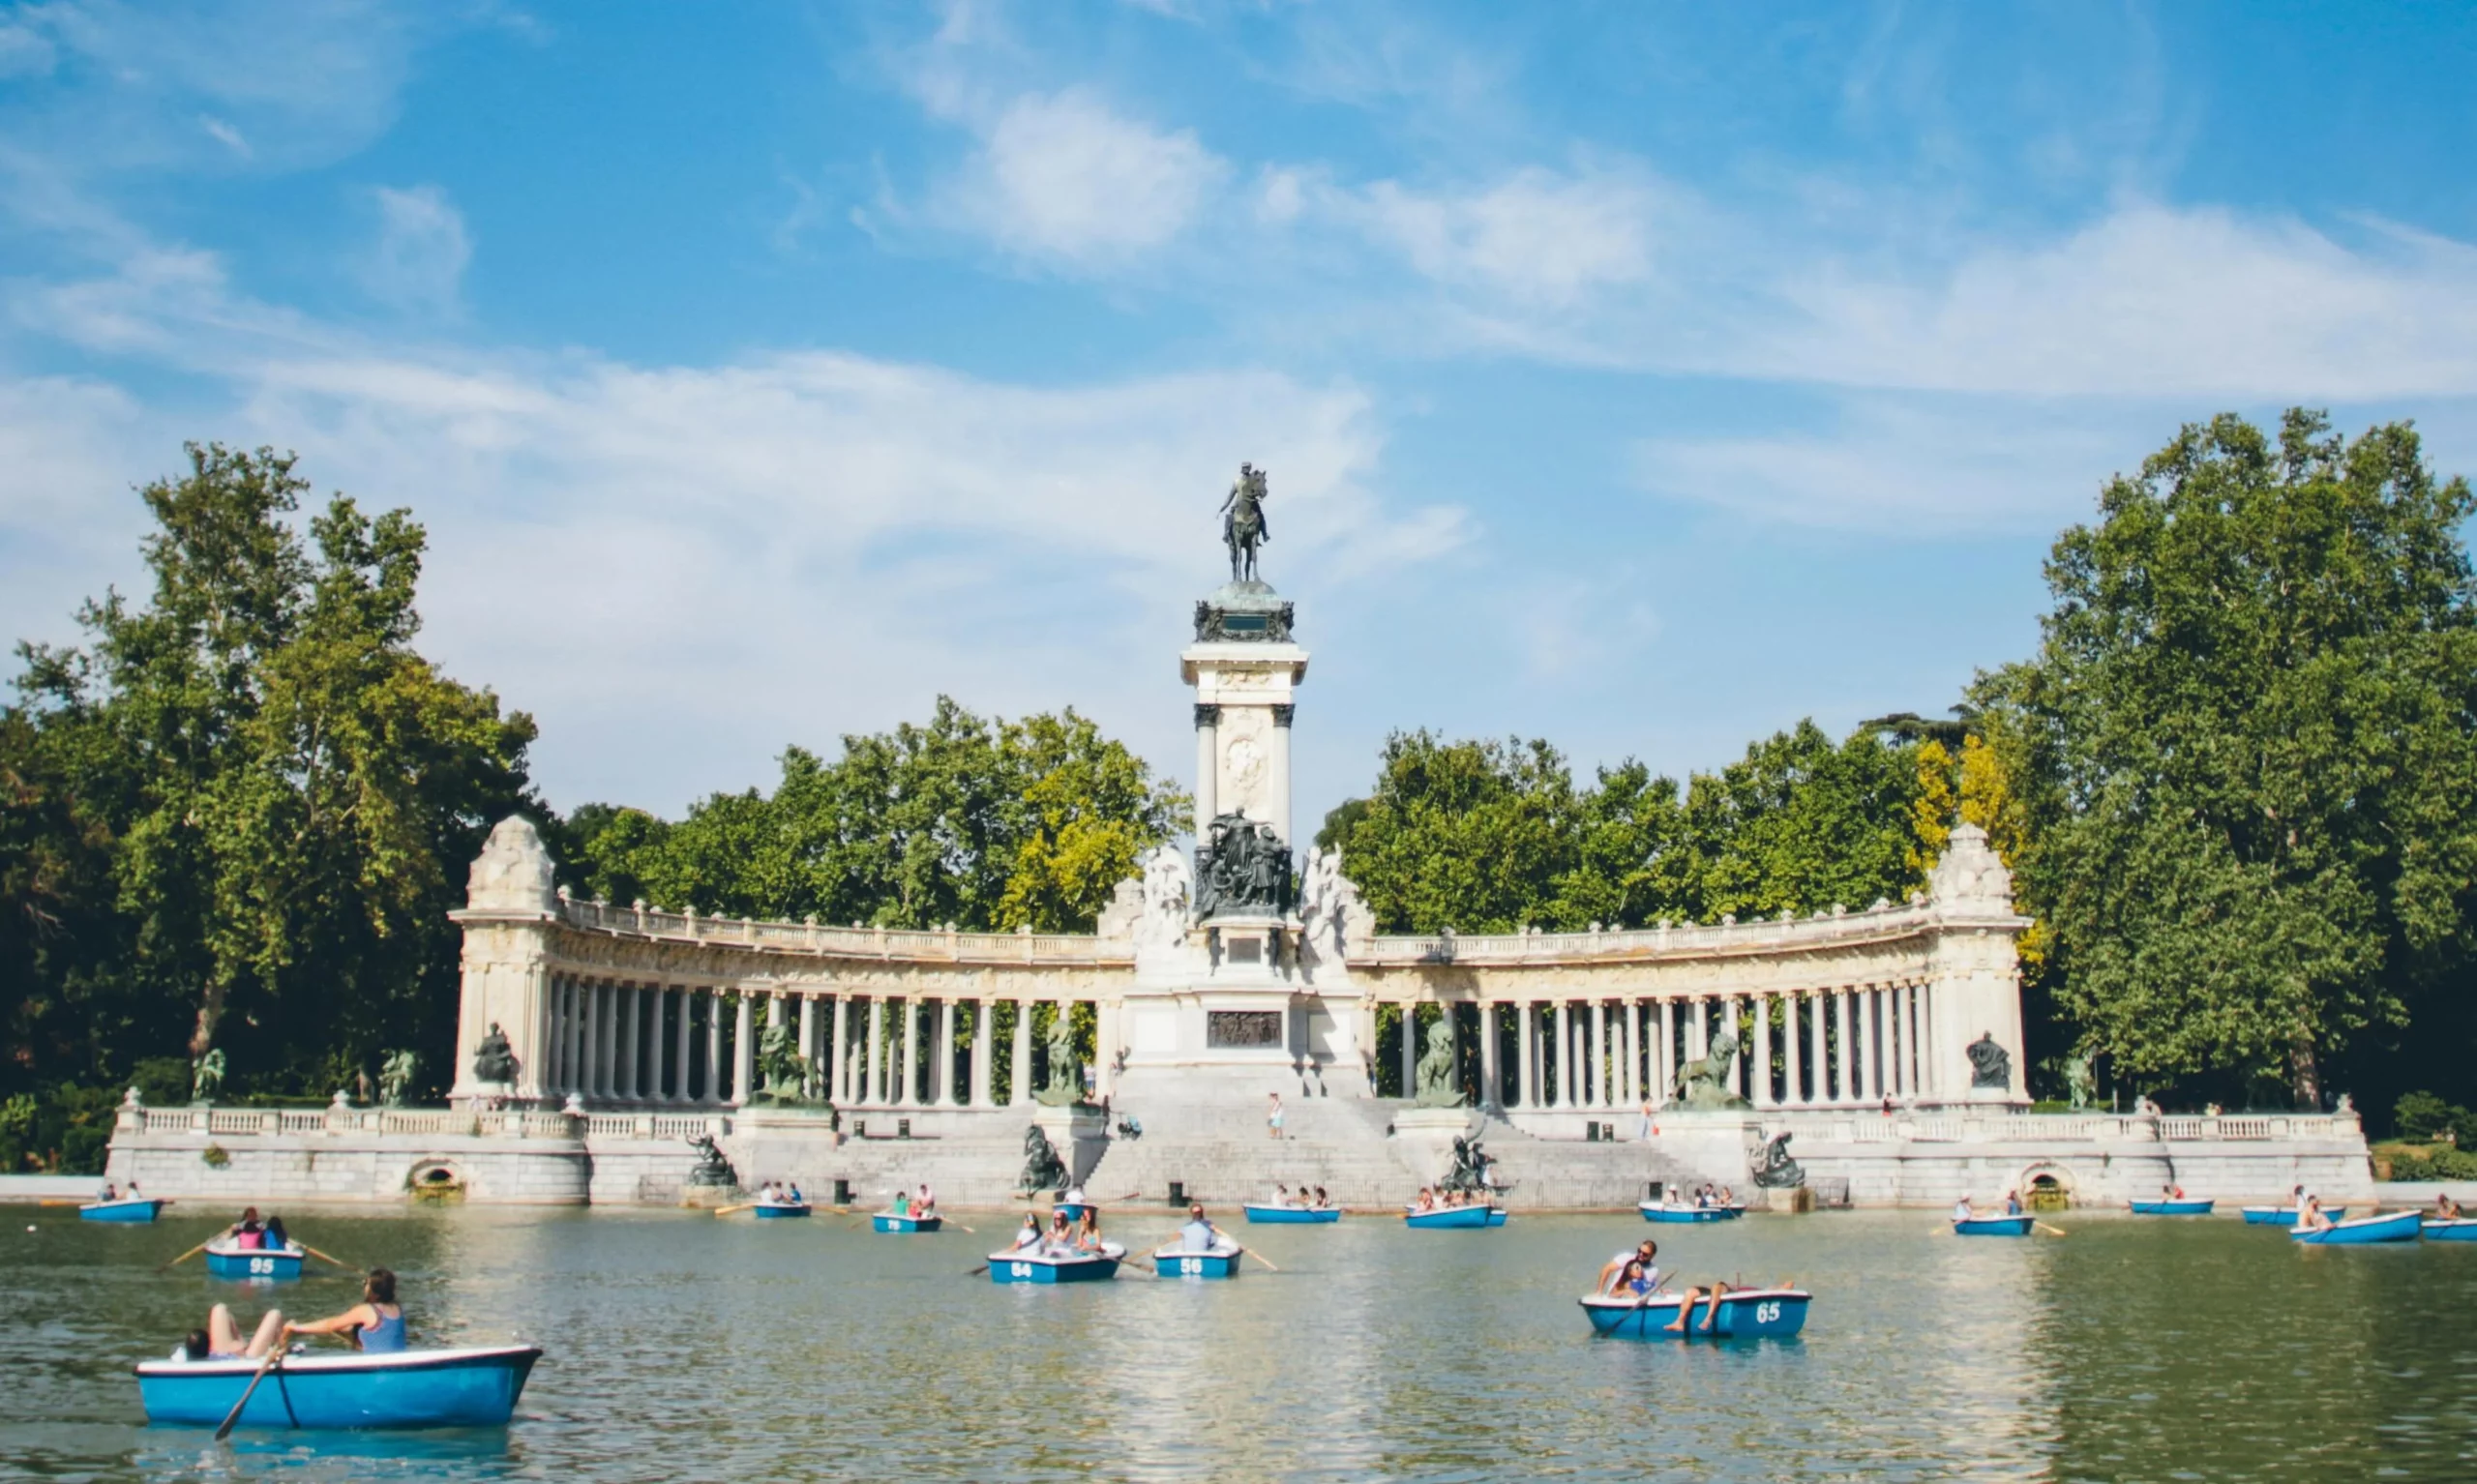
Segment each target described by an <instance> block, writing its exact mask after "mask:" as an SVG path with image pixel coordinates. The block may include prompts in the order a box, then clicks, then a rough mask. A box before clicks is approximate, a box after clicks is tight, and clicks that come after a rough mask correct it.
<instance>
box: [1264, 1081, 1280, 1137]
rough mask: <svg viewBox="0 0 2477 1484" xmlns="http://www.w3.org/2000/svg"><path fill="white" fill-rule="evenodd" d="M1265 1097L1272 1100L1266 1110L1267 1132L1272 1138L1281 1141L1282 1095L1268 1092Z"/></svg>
mask: <svg viewBox="0 0 2477 1484" xmlns="http://www.w3.org/2000/svg"><path fill="white" fill-rule="evenodd" d="M1265 1096H1266V1097H1268V1098H1269V1099H1271V1100H1272V1101H1271V1103H1270V1104H1269V1106H1268V1107H1267V1108H1266V1110H1265V1132H1266V1133H1267V1134H1268V1135H1269V1136H1271V1137H1272V1138H1275V1139H1279V1138H1280V1137H1281V1094H1280V1093H1278V1092H1268V1093H1266V1094H1265Z"/></svg>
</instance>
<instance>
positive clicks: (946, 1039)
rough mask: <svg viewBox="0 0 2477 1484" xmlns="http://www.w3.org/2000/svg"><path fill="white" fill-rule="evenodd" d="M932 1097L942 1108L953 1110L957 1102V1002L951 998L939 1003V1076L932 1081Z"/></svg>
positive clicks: (942, 999)
mask: <svg viewBox="0 0 2477 1484" xmlns="http://www.w3.org/2000/svg"><path fill="white" fill-rule="evenodd" d="M930 1087H931V1096H933V1097H934V1098H936V1099H937V1103H938V1106H939V1107H940V1108H951V1107H953V1106H954V1102H955V1002H954V1000H953V999H951V998H942V997H941V998H940V1000H939V1001H938V1075H937V1077H936V1078H934V1079H933V1080H932V1081H931V1083H930Z"/></svg>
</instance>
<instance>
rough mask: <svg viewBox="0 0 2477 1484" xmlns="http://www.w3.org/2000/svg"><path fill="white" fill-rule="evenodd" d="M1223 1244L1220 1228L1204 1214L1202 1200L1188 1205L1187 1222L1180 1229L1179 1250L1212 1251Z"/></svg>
mask: <svg viewBox="0 0 2477 1484" xmlns="http://www.w3.org/2000/svg"><path fill="white" fill-rule="evenodd" d="M1220 1244H1221V1232H1220V1229H1219V1228H1217V1227H1215V1226H1214V1225H1213V1224H1212V1222H1211V1221H1210V1220H1209V1219H1208V1218H1207V1217H1206V1216H1205V1214H1204V1204H1203V1202H1196V1203H1195V1204H1193V1205H1190V1206H1188V1207H1187V1224H1186V1225H1185V1226H1183V1227H1180V1228H1179V1251H1181V1252H1210V1251H1212V1250H1213V1248H1215V1247H1217V1246H1219V1245H1220Z"/></svg>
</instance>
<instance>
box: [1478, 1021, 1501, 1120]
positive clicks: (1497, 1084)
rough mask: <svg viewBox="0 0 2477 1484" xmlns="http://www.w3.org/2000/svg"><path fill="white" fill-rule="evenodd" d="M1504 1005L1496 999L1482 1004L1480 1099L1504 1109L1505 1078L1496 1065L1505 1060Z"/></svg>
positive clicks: (1493, 1106) (1491, 1105) (1480, 1026)
mask: <svg viewBox="0 0 2477 1484" xmlns="http://www.w3.org/2000/svg"><path fill="white" fill-rule="evenodd" d="M1503 1008H1504V1007H1503V1006H1501V1005H1498V1004H1497V1003H1496V1002H1495V1001H1493V1000H1481V1001H1480V1002H1479V1099H1480V1102H1481V1103H1482V1104H1484V1105H1485V1106H1487V1107H1489V1108H1503V1107H1504V1106H1505V1101H1506V1094H1505V1079H1504V1078H1503V1076H1501V1075H1500V1072H1499V1069H1498V1065H1497V1063H1498V1062H1500V1061H1502V1060H1503V1059H1504V1058H1505V1018H1504V1016H1503V1014H1502V1011H1503Z"/></svg>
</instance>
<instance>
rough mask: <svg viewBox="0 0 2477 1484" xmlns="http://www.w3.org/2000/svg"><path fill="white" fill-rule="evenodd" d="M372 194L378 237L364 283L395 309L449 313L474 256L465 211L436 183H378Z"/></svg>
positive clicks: (364, 265)
mask: <svg viewBox="0 0 2477 1484" xmlns="http://www.w3.org/2000/svg"><path fill="white" fill-rule="evenodd" d="M371 198H372V200H373V202H374V203H375V204H376V206H377V209H378V239H377V241H376V242H375V243H374V244H373V246H372V248H371V250H370V253H369V255H368V256H367V257H366V258H365V259H364V260H363V262H362V265H361V279H362V282H363V284H364V285H365V286H367V287H368V288H369V290H370V291H371V293H372V294H373V295H374V296H376V297H377V298H378V299H380V300H382V301H383V302H385V303H388V304H391V305H394V306H396V307H397V308H399V309H405V310H423V311H428V312H434V313H445V312H453V311H454V310H455V309H456V306H457V298H458V292H459V289H460V287H461V286H462V284H463V281H464V267H465V265H466V264H467V263H469V262H470V261H472V257H473V245H472V243H471V241H470V240H469V239H468V238H467V237H466V235H465V231H464V214H463V213H462V212H460V211H458V210H457V209H456V205H455V203H454V202H452V201H450V200H449V199H448V198H447V193H446V192H445V191H442V190H440V189H439V188H438V187H436V186H412V187H407V188H403V189H398V188H395V187H392V186H381V187H378V188H377V189H376V190H375V191H373V192H372V193H371Z"/></svg>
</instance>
